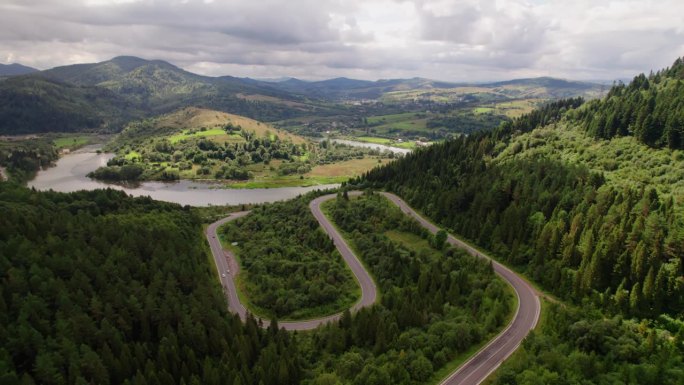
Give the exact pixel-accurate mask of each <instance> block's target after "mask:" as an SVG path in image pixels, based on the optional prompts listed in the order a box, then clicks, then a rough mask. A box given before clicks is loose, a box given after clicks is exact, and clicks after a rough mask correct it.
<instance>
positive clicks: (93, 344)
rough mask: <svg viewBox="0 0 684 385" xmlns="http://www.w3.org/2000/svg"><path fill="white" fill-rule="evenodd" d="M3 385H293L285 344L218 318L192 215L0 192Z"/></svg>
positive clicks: (79, 196) (168, 207)
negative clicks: (260, 384) (175, 384)
mask: <svg viewBox="0 0 684 385" xmlns="http://www.w3.org/2000/svg"><path fill="white" fill-rule="evenodd" d="M0 213H1V215H0V280H1V281H2V285H0V383H3V384H5V383H6V384H85V383H96V384H109V383H111V384H174V383H177V384H258V383H264V384H274V385H275V384H283V383H289V384H295V383H298V382H299V380H300V378H301V375H302V371H301V367H300V360H299V358H298V356H297V354H296V348H295V346H296V344H295V341H294V339H293V337H291V336H290V335H288V334H287V333H285V332H284V331H277V330H275V329H269V330H262V328H261V327H259V326H258V325H257V324H256V322H255V321H254V320H253V319H251V318H250V319H249V320H248V321H247V322H246V323H245V324H242V323H241V322H240V319H239V318H238V317H237V316H234V315H231V314H229V313H228V312H227V310H226V306H225V300H224V298H223V296H222V293H221V292H220V289H219V286H218V285H217V284H216V280H215V279H214V274H215V273H214V272H213V271H211V270H210V266H211V265H210V264H209V260H208V257H207V254H206V250H205V246H204V245H203V243H202V237H201V236H200V234H201V228H200V221H199V219H198V217H197V216H196V215H195V214H193V212H192V211H191V210H189V209H188V208H187V207H186V208H181V207H180V206H178V205H175V204H167V203H161V202H155V201H152V200H150V199H149V198H136V199H133V198H129V197H126V196H125V194H123V193H121V192H118V191H114V190H98V191H93V192H79V193H72V194H60V193H52V192H35V191H31V190H28V189H25V188H22V187H18V186H16V185H13V184H10V183H0Z"/></svg>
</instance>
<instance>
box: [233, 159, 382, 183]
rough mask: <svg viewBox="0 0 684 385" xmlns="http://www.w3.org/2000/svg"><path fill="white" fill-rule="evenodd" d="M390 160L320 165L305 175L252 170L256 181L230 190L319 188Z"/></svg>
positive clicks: (366, 160)
mask: <svg viewBox="0 0 684 385" xmlns="http://www.w3.org/2000/svg"><path fill="white" fill-rule="evenodd" d="M389 161H390V160H389V159H380V161H378V159H376V158H364V159H352V160H347V161H343V162H339V163H333V164H326V165H319V166H316V167H314V168H313V169H312V170H311V171H309V172H308V173H306V174H304V175H301V176H300V175H285V176H281V175H277V174H276V173H274V172H272V171H269V170H268V169H267V168H265V169H262V170H261V171H259V170H256V169H252V172H254V173H255V176H254V179H253V180H249V181H245V182H230V183H228V184H227V185H226V187H228V188H275V187H295V186H317V185H323V184H336V183H342V182H346V181H347V180H349V178H352V177H355V176H359V175H361V174H363V173H364V172H366V171H368V170H370V169H372V168H373V167H376V166H380V165H384V164H387V163H388V162H389Z"/></svg>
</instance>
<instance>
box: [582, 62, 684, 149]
mask: <svg viewBox="0 0 684 385" xmlns="http://www.w3.org/2000/svg"><path fill="white" fill-rule="evenodd" d="M683 81H684V61H683V59H682V58H678V59H677V60H676V61H675V62H674V64H672V67H670V68H666V69H664V70H662V71H658V72H656V73H651V74H649V75H648V76H646V75H644V74H640V75H638V76H636V77H635V78H634V80H632V82H631V83H629V84H628V85H625V84H623V83H619V84H616V85H614V86H613V87H612V88H611V89H610V91H609V92H608V95H607V96H606V97H605V98H604V99H602V100H593V101H591V102H589V103H587V105H586V106H585V108H582V109H580V110H578V111H577V114H576V117H575V119H577V120H579V121H581V122H582V123H583V124H584V126H585V128H586V129H587V130H588V131H589V132H590V133H591V134H592V135H594V136H596V137H597V138H602V139H610V138H613V137H616V136H627V135H633V136H635V137H637V138H638V139H639V140H640V141H641V142H643V143H645V144H647V145H648V146H651V147H664V146H667V147H669V148H676V149H683V148H684V84H682V83H683Z"/></svg>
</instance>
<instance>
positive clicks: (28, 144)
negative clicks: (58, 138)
mask: <svg viewBox="0 0 684 385" xmlns="http://www.w3.org/2000/svg"><path fill="white" fill-rule="evenodd" d="M57 157H58V154H57V150H56V149H55V147H54V146H53V145H52V143H51V142H50V140H47V139H22V140H11V141H0V166H1V167H5V168H6V169H7V174H8V175H6V176H5V177H9V179H10V180H12V181H14V182H17V183H26V182H27V181H29V180H31V179H33V177H34V176H35V175H36V173H37V172H38V171H39V170H40V169H43V168H47V167H48V166H50V165H51V164H52V163H53V162H54V161H56V160H57Z"/></svg>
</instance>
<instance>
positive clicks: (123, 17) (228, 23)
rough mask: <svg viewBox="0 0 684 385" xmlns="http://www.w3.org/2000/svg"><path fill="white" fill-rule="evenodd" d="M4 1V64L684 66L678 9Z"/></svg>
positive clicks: (452, 73)
mask: <svg viewBox="0 0 684 385" xmlns="http://www.w3.org/2000/svg"><path fill="white" fill-rule="evenodd" d="M80 1H81V2H79V0H74V1H70V2H65V1H60V0H4V1H3V2H2V3H0V54H1V55H2V57H3V58H6V60H15V61H18V62H21V63H23V64H26V65H33V66H36V67H39V68H47V67H52V66H55V65H62V64H71V63H75V62H83V61H99V60H106V59H109V58H111V57H113V56H117V55H136V56H141V57H144V58H149V59H152V58H158V59H164V60H168V61H170V62H172V63H174V64H177V65H180V66H183V67H184V68H187V69H189V70H192V71H197V72H201V73H205V74H210V75H227V74H230V75H234V76H258V77H277V76H300V77H306V78H325V77H335V76H350V77H362V78H371V79H375V78H389V77H412V76H423V77H431V78H437V79H444V80H455V81H458V80H471V81H480V80H493V79H508V78H514V77H522V76H542V75H551V76H559V77H567V78H580V79H582V78H584V79H587V78H590V79H599V78H604V79H610V78H617V77H628V76H632V75H634V74H636V73H638V72H642V71H648V70H650V69H659V68H661V67H664V66H667V65H669V64H670V63H671V62H672V61H673V60H674V59H675V58H676V57H677V56H681V55H683V54H684V2H681V0H661V1H657V2H656V1H647V0H606V1H600V2H597V1H590V0H573V1H562V0H535V1H526V0H489V1H484V0H482V1H479V0H412V1H402V0H358V1H350V0H289V1H279V0H259V1H255V0H214V1H208V0H171V1H161V0H80Z"/></svg>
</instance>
